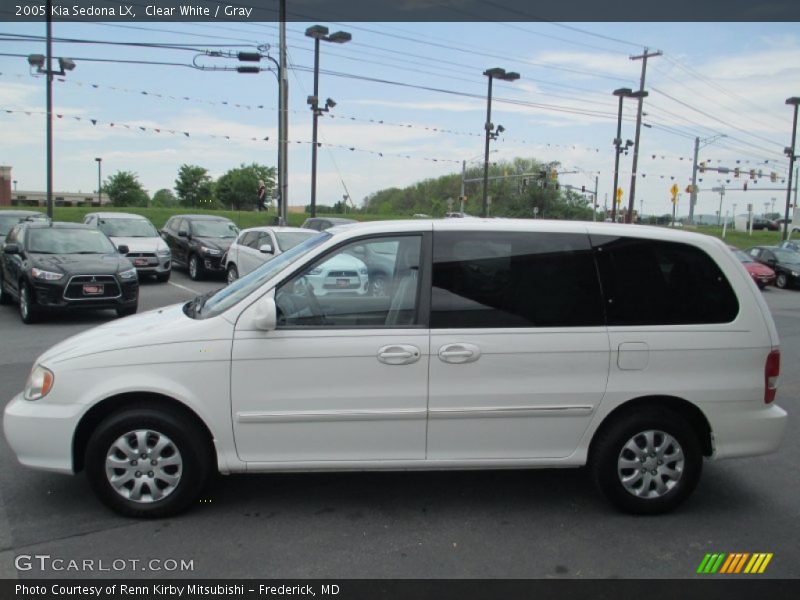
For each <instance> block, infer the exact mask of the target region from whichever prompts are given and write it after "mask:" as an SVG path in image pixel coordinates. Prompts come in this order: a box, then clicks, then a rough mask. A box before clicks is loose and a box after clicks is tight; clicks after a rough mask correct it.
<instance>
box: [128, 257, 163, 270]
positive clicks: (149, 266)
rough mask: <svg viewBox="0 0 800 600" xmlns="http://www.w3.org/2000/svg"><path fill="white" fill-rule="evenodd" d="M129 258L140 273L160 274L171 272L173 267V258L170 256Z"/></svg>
mask: <svg viewBox="0 0 800 600" xmlns="http://www.w3.org/2000/svg"><path fill="white" fill-rule="evenodd" d="M128 258H129V259H130V261H131V262H132V263H133V266H134V267H135V268H136V272H137V273H138V274H139V275H160V274H162V273H169V271H170V269H171V268H172V259H171V258H170V257H169V256H141V257H135V256H134V257H131V256H130V255H128Z"/></svg>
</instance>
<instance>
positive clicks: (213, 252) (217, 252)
mask: <svg viewBox="0 0 800 600" xmlns="http://www.w3.org/2000/svg"><path fill="white" fill-rule="evenodd" d="M200 251H201V252H205V253H206V254H209V255H211V256H219V255H220V254H222V250H217V249H216V248H209V247H207V246H200Z"/></svg>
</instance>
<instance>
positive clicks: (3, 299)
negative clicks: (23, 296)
mask: <svg viewBox="0 0 800 600" xmlns="http://www.w3.org/2000/svg"><path fill="white" fill-rule="evenodd" d="M0 304H11V297H10V296H9V295H8V292H6V284H5V281H3V273H2V271H0Z"/></svg>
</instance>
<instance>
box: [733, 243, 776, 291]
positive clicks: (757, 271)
mask: <svg viewBox="0 0 800 600" xmlns="http://www.w3.org/2000/svg"><path fill="white" fill-rule="evenodd" d="M728 248H730V249H731V251H732V252H733V253H734V254H735V255H736V258H738V259H739V260H740V261H741V262H742V264H743V265H744V268H745V269H747V272H748V273H750V277H752V278H753V281H755V282H756V285H757V286H758V287H759V288H760V289H762V290H763V289H764V288H765V287H767V286H768V285H770V284H772V283H775V271H773V270H772V269H770V268H769V267H768V266H766V265H762V264H761V263H760V262H756V261H754V260H753V259H752V258H751V257H750V255H749V254H747V253H746V252H744V251H742V250H739V249H738V248H736V247H735V246H728Z"/></svg>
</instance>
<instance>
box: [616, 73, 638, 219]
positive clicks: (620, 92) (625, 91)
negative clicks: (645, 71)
mask: <svg viewBox="0 0 800 600" xmlns="http://www.w3.org/2000/svg"><path fill="white" fill-rule="evenodd" d="M613 93H614V95H615V96H617V97H618V98H619V111H618V112H617V137H615V138H614V189H613V190H612V193H611V222H612V223H616V222H617V186H618V185H619V155H620V154H621V153H622V99H623V98H625V97H626V96H630V95H631V94H632V93H633V92H632V90H631V89H630V88H619V89H617V90H614V92H613Z"/></svg>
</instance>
